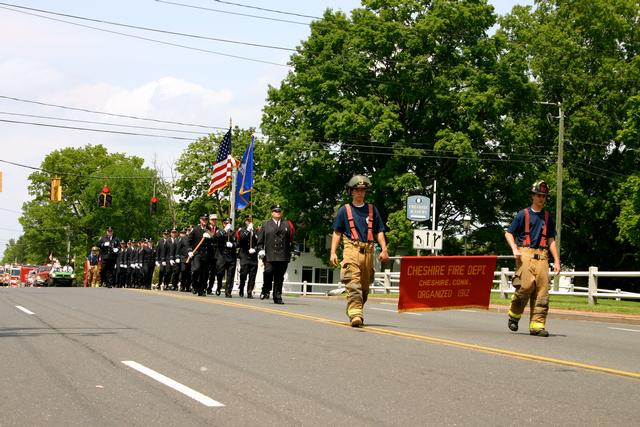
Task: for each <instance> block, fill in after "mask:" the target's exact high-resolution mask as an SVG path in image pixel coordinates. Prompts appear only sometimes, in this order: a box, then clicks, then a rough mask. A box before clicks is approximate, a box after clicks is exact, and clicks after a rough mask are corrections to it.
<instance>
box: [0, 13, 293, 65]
mask: <svg viewBox="0 0 640 427" xmlns="http://www.w3.org/2000/svg"><path fill="white" fill-rule="evenodd" d="M0 9H5V10H10V11H12V12H16V13H22V14H24V15H30V16H35V17H38V18H42V19H48V20H50V21H56V22H63V23H65V24H69V25H75V26H77V27H83V28H89V29H92V30H96V31H102V32H104V33H109V34H117V35H120V36H124V37H130V38H132V39H137V40H145V41H149V42H153V43H159V44H163V45H167V46H173V47H179V48H182V49H188V50H195V51H198V52H205V53H211V54H213V55H218V56H224V57H227V58H234V59H241V60H243V61H250V62H257V63H260V64H267V65H275V66H277V67H286V68H291V66H290V65H286V64H280V63H277V62H271V61H265V60H262V59H255V58H249V57H246V56H240V55H232V54H229V53H222V52H216V51H214V50H208V49H201V48H198V47H193V46H186V45H183V44H179V43H171V42H167V41H162V40H156V39H152V38H149V37H142V36H136V35H133V34H127V33H121V32H119V31H113V30H107V29H105V28H98V27H92V26H91V25H84V24H79V23H77V22H70V21H65V20H64V19H58V18H52V17H50V16H43V15H38V14H37V13H31V12H26V11H24V10H16V9H11V8H10V7H4V6H0Z"/></svg>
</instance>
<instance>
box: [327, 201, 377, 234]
mask: <svg viewBox="0 0 640 427" xmlns="http://www.w3.org/2000/svg"><path fill="white" fill-rule="evenodd" d="M349 204H350V205H351V212H352V213H353V222H354V223H355V226H356V231H357V232H358V240H360V241H361V242H366V241H367V233H368V231H369V224H368V222H369V205H368V204H366V203H365V205H364V206H362V207H360V208H357V207H355V206H354V205H353V204H352V203H349ZM333 230H334V231H337V232H338V233H342V234H344V235H345V236H347V238H348V239H351V240H353V236H352V235H351V228H350V227H349V220H348V218H347V209H346V208H345V207H344V205H343V206H341V207H340V209H338V213H337V214H336V219H335V221H333ZM371 231H372V232H373V240H374V241H375V240H376V234H378V233H379V232H381V231H384V223H383V222H382V218H381V217H380V212H378V209H377V208H376V207H375V206H374V207H373V227H372V230H371Z"/></svg>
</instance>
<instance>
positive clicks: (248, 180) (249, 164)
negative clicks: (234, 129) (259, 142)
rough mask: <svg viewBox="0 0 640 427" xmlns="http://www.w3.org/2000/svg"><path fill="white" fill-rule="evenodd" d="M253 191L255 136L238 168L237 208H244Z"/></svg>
mask: <svg viewBox="0 0 640 427" xmlns="http://www.w3.org/2000/svg"><path fill="white" fill-rule="evenodd" d="M252 191H253V136H252V137H251V142H250V143H249V146H248V147H247V149H246V150H245V152H244V154H243V155H242V160H241V161H240V167H239V168H238V180H237V185H236V210H242V209H244V208H246V207H247V206H249V203H250V202H251V192H252Z"/></svg>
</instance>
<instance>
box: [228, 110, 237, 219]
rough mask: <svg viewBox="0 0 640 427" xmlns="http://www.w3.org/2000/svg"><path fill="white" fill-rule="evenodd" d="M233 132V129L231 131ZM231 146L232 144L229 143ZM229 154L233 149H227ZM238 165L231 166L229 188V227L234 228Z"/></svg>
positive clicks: (231, 153) (234, 163) (230, 127)
mask: <svg viewBox="0 0 640 427" xmlns="http://www.w3.org/2000/svg"><path fill="white" fill-rule="evenodd" d="M232 128H233V126H232V123H231V117H229V129H230V130H231V129H232ZM232 132H233V131H232ZM231 147H232V148H233V144H232V145H231ZM229 155H230V156H231V158H233V149H232V150H230V151H229ZM237 169H238V165H237V164H236V162H235V161H234V162H233V168H232V169H231V189H230V190H229V218H231V227H232V228H233V229H234V230H235V227H236V180H237V177H236V175H237Z"/></svg>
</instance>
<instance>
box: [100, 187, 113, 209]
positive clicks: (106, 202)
mask: <svg viewBox="0 0 640 427" xmlns="http://www.w3.org/2000/svg"><path fill="white" fill-rule="evenodd" d="M98 206H99V207H101V208H108V207H110V206H111V194H110V192H109V187H107V184H105V185H104V187H102V193H100V195H99V196H98Z"/></svg>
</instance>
